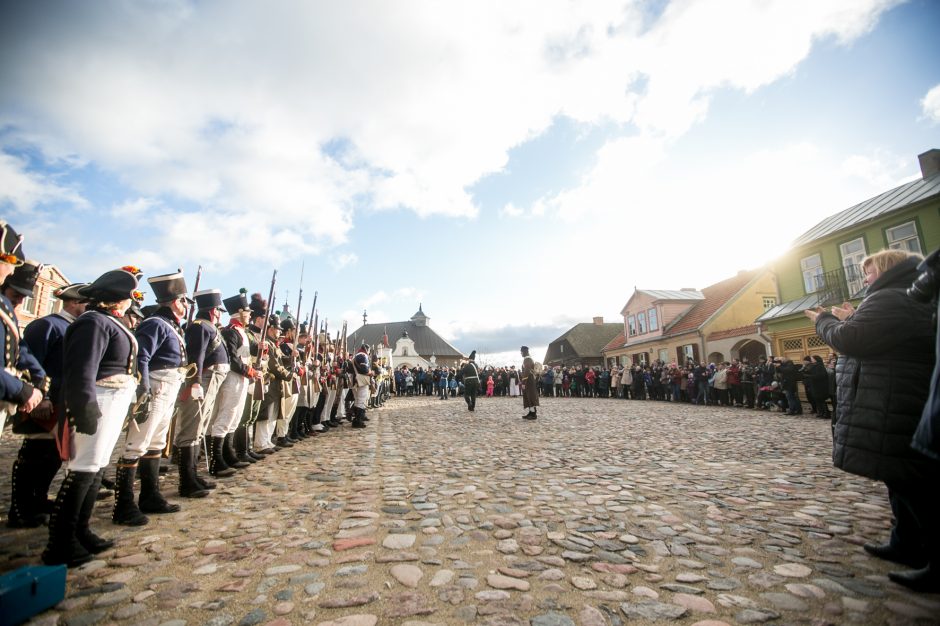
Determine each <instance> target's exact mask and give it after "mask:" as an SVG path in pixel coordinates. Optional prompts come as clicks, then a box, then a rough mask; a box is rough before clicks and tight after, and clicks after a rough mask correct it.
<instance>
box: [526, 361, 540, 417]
mask: <svg viewBox="0 0 940 626" xmlns="http://www.w3.org/2000/svg"><path fill="white" fill-rule="evenodd" d="M538 405H539V377H538V375H537V374H536V373H535V361H534V360H533V359H532V357H530V356H527V357H526V358H524V359H523V360H522V408H524V409H529V408H532V407H536V406H538Z"/></svg>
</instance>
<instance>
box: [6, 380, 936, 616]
mask: <svg viewBox="0 0 940 626" xmlns="http://www.w3.org/2000/svg"><path fill="white" fill-rule="evenodd" d="M541 413H542V415H541V417H540V418H539V419H538V420H537V421H533V422H529V421H524V420H522V419H520V418H521V415H522V408H521V400H519V399H518V398H513V399H509V398H496V399H487V398H484V399H481V400H480V402H479V405H478V408H477V411H476V412H474V413H469V412H467V411H466V407H465V404H464V403H463V402H462V401H461V400H460V399H452V400H449V401H440V400H437V399H436V398H435V399H425V398H406V399H393V400H391V401H390V402H389V404H388V405H386V407H385V408H383V409H382V410H378V411H371V412H370V415H371V418H372V419H371V421H370V422H369V427H368V428H367V429H365V430H358V431H357V430H352V429H350V428H348V426H344V427H343V428H341V429H339V430H338V431H333V432H329V433H328V434H325V435H321V436H318V437H316V438H314V439H308V440H305V441H304V442H302V443H300V444H298V445H297V446H295V447H293V448H290V449H287V450H283V451H281V452H279V453H277V454H275V455H273V456H272V457H270V458H268V459H266V460H265V461H262V462H260V463H257V464H255V465H253V466H251V467H250V468H248V469H246V470H244V471H241V472H240V473H239V474H238V475H237V476H236V477H234V478H231V479H222V480H220V481H219V482H220V488H218V489H217V490H216V491H215V492H214V493H213V495H211V496H210V497H209V498H206V499H203V500H181V501H180V500H179V499H177V498H175V492H174V487H175V475H172V474H171V475H169V476H168V477H166V478H165V479H164V480H165V492H166V493H167V495H168V496H171V495H172V496H174V497H173V498H172V500H173V501H179V502H180V503H181V504H182V506H183V511H182V512H180V513H177V514H172V515H164V516H151V522H150V524H149V525H147V526H144V527H140V528H126V527H120V526H114V525H112V524H111V522H110V518H109V515H110V507H111V500H103V501H101V502H100V503H99V505H98V506H97V508H96V510H95V519H94V521H93V525H94V528H95V529H96V530H97V531H98V532H99V533H100V534H103V535H105V536H109V537H112V538H114V539H116V540H117V545H116V547H115V549H113V550H111V551H109V552H106V553H104V554H102V555H101V559H100V560H97V561H93V562H92V563H89V564H87V565H85V566H84V567H82V568H80V569H77V570H72V571H71V572H70V573H69V577H68V593H67V598H66V599H65V600H64V601H63V602H62V603H61V604H60V605H58V606H57V607H56V608H55V609H54V610H51V611H48V612H46V613H45V614H43V615H40V616H38V617H37V618H36V619H35V620H34V622H35V623H42V624H53V623H68V624H73V625H83V624H94V623H133V624H135V625H137V626H149V625H154V626H156V625H158V624H166V625H171V624H172V625H174V626H176V625H183V624H211V625H213V626H224V625H227V624H240V625H246V626H247V625H252V624H271V625H281V624H322V625H340V624H342V625H344V626H359V625H371V624H377V623H378V624H408V625H411V626H418V625H428V624H485V625H501V624H505V625H514V624H531V625H532V626H565V625H575V624H577V625H581V626H601V625H605V624H607V625H618V624H646V623H662V622H670V621H671V622H673V623H676V624H698V625H699V626H706V625H708V626H714V625H716V624H751V623H761V622H773V623H775V624H794V623H811V624H853V623H854V624H908V623H924V624H929V623H940V621H938V620H940V618H938V616H940V596H930V595H918V594H913V593H908V592H907V591H906V590H904V589H903V588H901V587H898V586H896V585H894V584H893V583H891V582H889V581H888V578H887V572H888V571H889V570H891V569H892V567H893V566H892V565H891V564H889V563H885V562H881V561H878V560H877V559H874V558H872V557H869V556H868V555H867V554H866V553H865V552H864V551H863V550H862V549H861V544H862V543H863V542H865V541H869V540H883V539H885V538H886V536H887V529H888V527H889V524H890V514H889V509H888V507H887V500H886V497H885V490H884V488H883V487H882V486H881V485H879V484H877V483H873V482H870V481H866V480H863V479H860V478H857V477H854V476H851V475H848V474H845V473H842V472H840V471H838V470H835V469H833V468H832V467H831V463H830V458H829V450H830V435H829V426H828V423H827V422H826V421H824V420H819V419H815V418H810V417H785V416H782V415H780V414H775V413H760V412H755V411H748V410H745V409H723V408H713V407H707V408H705V407H695V406H689V405H672V404H668V403H658V402H638V401H617V400H579V399H546V400H543V406H542V409H541ZM17 446H18V441H17V440H16V438H15V437H12V436H7V437H5V438H4V440H3V442H2V471H3V477H2V482H0V488H2V494H3V495H2V501H0V503H2V506H3V507H4V510H5V509H6V507H7V505H8V499H9V469H10V465H11V464H12V459H13V456H14V453H15V449H16V447H17ZM45 539H46V534H45V529H37V530H17V531H13V530H8V529H3V531H2V535H0V570H3V571H7V570H10V569H13V568H14V567H17V566H19V565H22V564H26V563H36V562H38V556H39V553H40V552H41V550H42V547H43V545H44V542H45Z"/></svg>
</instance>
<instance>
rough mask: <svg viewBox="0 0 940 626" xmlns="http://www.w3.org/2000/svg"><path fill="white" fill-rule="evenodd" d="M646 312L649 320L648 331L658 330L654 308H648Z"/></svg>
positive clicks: (657, 319)
mask: <svg viewBox="0 0 940 626" xmlns="http://www.w3.org/2000/svg"><path fill="white" fill-rule="evenodd" d="M647 313H648V315H649V320H650V331H654V330H659V316H658V315H657V313H656V309H650V310H649V311H647Z"/></svg>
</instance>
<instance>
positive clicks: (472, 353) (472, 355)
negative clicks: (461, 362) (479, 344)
mask: <svg viewBox="0 0 940 626" xmlns="http://www.w3.org/2000/svg"><path fill="white" fill-rule="evenodd" d="M467 359H468V360H470V361H476V360H477V351H476V350H474V351H473V352H471V353H470V356H468V357H467Z"/></svg>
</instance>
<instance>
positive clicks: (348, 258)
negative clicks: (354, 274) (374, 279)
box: [330, 252, 359, 271]
mask: <svg viewBox="0 0 940 626" xmlns="http://www.w3.org/2000/svg"><path fill="white" fill-rule="evenodd" d="M358 261H359V257H358V256H357V255H356V254H355V253H354V252H344V253H341V254H335V255H333V256H331V257H330V265H331V266H333V269H334V270H336V271H339V270H341V269H343V268H344V267H346V266H347V265H355V264H356V263H357V262H358Z"/></svg>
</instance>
